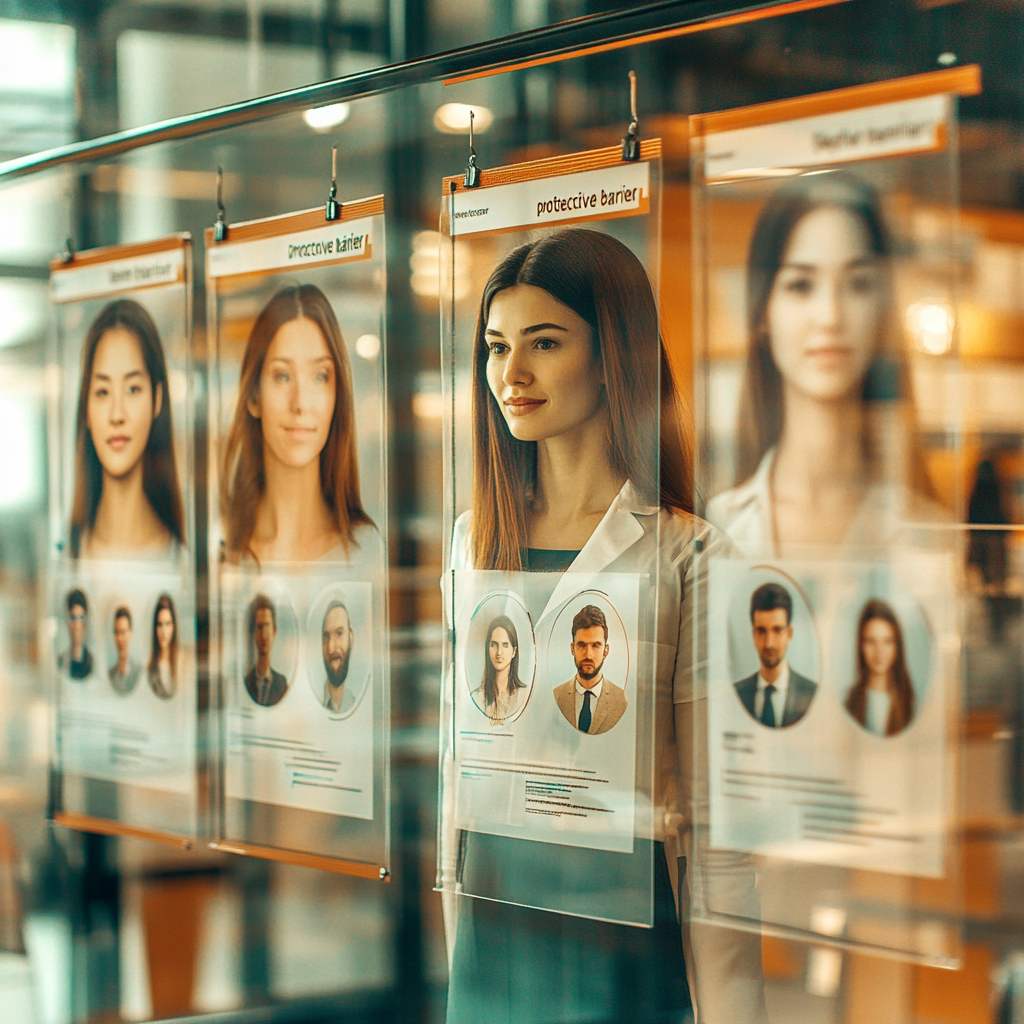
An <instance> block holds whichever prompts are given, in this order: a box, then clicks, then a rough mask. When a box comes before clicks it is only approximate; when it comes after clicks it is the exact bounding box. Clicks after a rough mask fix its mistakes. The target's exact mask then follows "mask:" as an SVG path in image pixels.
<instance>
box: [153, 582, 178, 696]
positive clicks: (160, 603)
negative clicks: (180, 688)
mask: <svg viewBox="0 0 1024 1024" xmlns="http://www.w3.org/2000/svg"><path fill="white" fill-rule="evenodd" d="M162 611H168V612H170V613H171V622H172V623H174V634H173V635H172V636H171V649H170V650H169V651H168V652H167V657H168V660H169V661H170V665H171V679H175V676H176V675H177V670H178V613H177V612H176V611H175V610H174V601H172V600H171V595H170V594H161V595H160V596H159V597H158V598H157V599H156V607H155V608H154V609H153V628H152V630H151V631H150V634H149V639H150V646H149V666H148V668H149V671H150V672H151V673H154V672H158V671H159V669H160V641H159V640H158V639H157V637H156V624H157V620H158V619H159V618H160V613H161V612H162Z"/></svg>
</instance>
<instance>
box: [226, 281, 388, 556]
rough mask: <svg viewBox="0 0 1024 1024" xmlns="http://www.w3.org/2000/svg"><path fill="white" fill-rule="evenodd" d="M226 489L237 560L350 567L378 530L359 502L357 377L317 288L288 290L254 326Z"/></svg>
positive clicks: (230, 543) (231, 552)
mask: <svg viewBox="0 0 1024 1024" xmlns="http://www.w3.org/2000/svg"><path fill="white" fill-rule="evenodd" d="M223 480H224V487H223V491H222V496H221V513H222V518H223V523H224V544H225V548H226V552H227V557H228V558H229V560H233V561H238V560H244V559H254V560H256V561H257V562H258V563H262V562H266V561H271V562H312V561H317V560H318V559H324V558H334V557H337V558H346V557H349V556H351V553H352V548H353V547H355V546H358V543H359V542H358V540H357V534H358V533H359V531H360V528H361V527H371V528H372V526H373V524H372V521H371V520H370V517H369V516H368V515H367V513H366V511H365V510H364V509H363V505H362V500H361V498H360V492H359V467H358V458H357V447H356V436H355V415H354V410H353V395H352V371H351V367H350V366H349V360H348V355H347V353H346V351H345V343H344V341H343V339H342V335H341V328H340V327H339V326H338V320H337V317H336V316H335V315H334V310H333V309H332V308H331V304H330V303H329V302H328V300H327V297H326V296H325V295H324V293H323V292H322V291H321V290H320V289H319V288H317V287H316V286H315V285H312V284H303V285H288V286H286V287H283V288H281V289H279V290H278V291H277V292H275V294H274V295H273V296H272V298H271V299H270V300H269V301H268V302H267V304H266V305H265V306H264V307H263V309H262V310H261V311H260V313H259V315H258V316H257V317H256V320H255V322H254V323H253V326H252V330H251V331H250V333H249V338H248V341H247V343H246V346H245V354H244V355H243V357H242V367H241V374H240V379H239V384H238V401H237V404H236V407H235V414H234V417H233V419H232V423H231V428H230V431H229V433H228V437H227V443H226V445H225V451H224V468H223Z"/></svg>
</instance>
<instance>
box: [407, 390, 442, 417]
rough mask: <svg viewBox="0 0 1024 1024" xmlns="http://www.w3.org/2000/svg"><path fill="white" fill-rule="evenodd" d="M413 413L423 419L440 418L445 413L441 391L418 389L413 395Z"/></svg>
mask: <svg viewBox="0 0 1024 1024" xmlns="http://www.w3.org/2000/svg"><path fill="white" fill-rule="evenodd" d="M412 414H413V415H414V416H415V417H417V418H418V419H421V420H439V419H440V418H441V416H442V415H443V414H444V399H443V398H442V397H441V392H440V391H417V392H416V394H414V395H413V396H412Z"/></svg>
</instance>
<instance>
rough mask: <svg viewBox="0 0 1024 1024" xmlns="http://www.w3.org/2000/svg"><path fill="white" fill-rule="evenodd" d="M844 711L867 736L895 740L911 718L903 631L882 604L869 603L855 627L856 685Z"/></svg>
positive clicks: (911, 696)
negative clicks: (888, 737)
mask: <svg viewBox="0 0 1024 1024" xmlns="http://www.w3.org/2000/svg"><path fill="white" fill-rule="evenodd" d="M846 710H847V711H849V712H850V714H851V715H852V716H853V718H854V719H855V720H856V721H857V722H859V723H860V724H861V725H862V726H863V727H864V728H865V729H867V730H868V732H872V733H874V734H875V735H876V736H895V735H896V734H897V733H901V732H903V730H904V729H906V727H907V726H908V725H910V723H911V721H913V718H914V687H913V684H912V683H911V681H910V672H909V671H908V670H907V659H906V653H905V651H904V647H903V630H902V629H901V628H900V623H899V619H897V618H896V613H895V612H894V611H893V610H892V608H891V607H890V606H889V605H888V604H886V602H885V601H879V600H877V599H874V600H871V601H868V602H867V604H865V605H864V608H863V609H862V610H861V613H860V621H859V622H858V623H857V681H856V682H855V683H854V684H853V686H851V687H850V690H849V693H848V694H847V695H846Z"/></svg>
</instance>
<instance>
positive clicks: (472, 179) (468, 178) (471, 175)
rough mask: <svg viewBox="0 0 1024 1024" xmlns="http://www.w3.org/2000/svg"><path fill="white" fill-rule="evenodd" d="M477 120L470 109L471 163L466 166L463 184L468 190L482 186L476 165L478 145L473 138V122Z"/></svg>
mask: <svg viewBox="0 0 1024 1024" xmlns="http://www.w3.org/2000/svg"><path fill="white" fill-rule="evenodd" d="M475 119H476V112H475V111H474V110H473V108H472V107H470V108H469V161H468V162H467V164H466V173H465V174H464V175H463V178H462V184H463V185H465V187H466V188H476V187H477V186H478V185H479V184H480V168H479V167H477V165H476V144H475V140H474V136H473V121H474V120H475Z"/></svg>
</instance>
